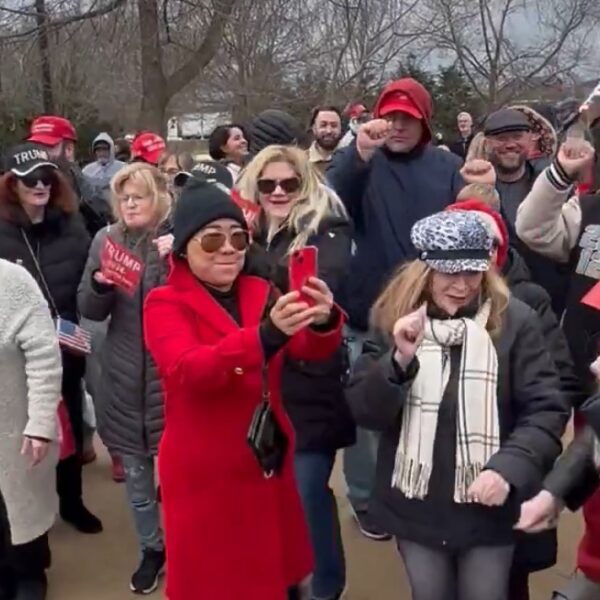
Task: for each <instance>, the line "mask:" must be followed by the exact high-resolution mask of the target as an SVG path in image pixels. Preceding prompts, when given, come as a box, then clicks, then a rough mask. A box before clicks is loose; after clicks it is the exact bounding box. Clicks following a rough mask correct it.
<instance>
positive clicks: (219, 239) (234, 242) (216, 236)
mask: <svg viewBox="0 0 600 600" xmlns="http://www.w3.org/2000/svg"><path fill="white" fill-rule="evenodd" d="M193 239H194V241H196V242H198V243H199V244H200V247H201V248H202V250H204V252H208V253H209V254H213V253H214V252H218V251H219V250H220V249H221V248H222V247H223V246H224V245H225V242H227V241H228V240H229V245H230V246H231V247H232V248H233V249H234V250H236V251H237V252H243V251H244V250H246V249H247V248H248V245H249V244H250V235H249V233H248V232H247V231H246V230H244V229H239V230H238V231H234V232H232V233H230V234H229V235H227V234H226V233H223V232H221V231H208V232H206V233H203V234H201V235H198V236H196V237H194V238H193Z"/></svg>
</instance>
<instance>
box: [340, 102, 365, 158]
mask: <svg viewBox="0 0 600 600" xmlns="http://www.w3.org/2000/svg"><path fill="white" fill-rule="evenodd" d="M344 117H345V118H346V119H348V131H346V133H345V134H344V137H343V138H342V139H341V141H340V143H339V145H338V148H345V147H346V146H349V145H350V144H351V143H352V142H353V141H354V140H355V139H356V134H357V133H358V130H359V129H360V126H361V125H362V124H363V123H366V122H367V121H370V120H371V114H370V113H369V109H368V108H367V107H366V106H365V105H364V104H362V103H361V102H355V103H354V104H349V105H348V106H347V107H346V109H345V110H344Z"/></svg>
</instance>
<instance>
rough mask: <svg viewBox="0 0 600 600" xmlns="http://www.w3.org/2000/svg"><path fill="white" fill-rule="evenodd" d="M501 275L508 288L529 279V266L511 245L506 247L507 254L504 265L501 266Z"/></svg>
mask: <svg viewBox="0 0 600 600" xmlns="http://www.w3.org/2000/svg"><path fill="white" fill-rule="evenodd" d="M502 275H503V276H504V279H506V283H507V284H508V287H509V288H512V287H513V286H515V285H517V284H518V283H523V282H524V281H531V273H530V272H529V268H528V267H527V265H526V264H525V261H524V260H523V257H522V256H521V255H520V254H519V253H518V252H517V250H515V249H514V248H513V247H512V246H511V247H510V248H509V249H508V256H507V257H506V262H505V263H504V267H502Z"/></svg>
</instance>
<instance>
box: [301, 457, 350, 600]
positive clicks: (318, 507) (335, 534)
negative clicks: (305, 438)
mask: <svg viewBox="0 0 600 600" xmlns="http://www.w3.org/2000/svg"><path fill="white" fill-rule="evenodd" d="M334 461H335V452H296V455H295V467H296V479H297V482H298V491H299V492H300V497H301V498H302V504H303V505H304V513H305V515H306V520H307V522H308V528H309V530H310V537H311V541H312V545H313V550H314V553H315V562H316V566H315V572H314V576H313V581H312V594H313V598H333V597H334V596H335V595H336V594H338V593H339V592H340V591H341V590H342V589H343V588H344V586H345V584H346V561H345V558H344V547H343V545H342V535H341V532H340V520H339V517H338V511H337V503H336V501H335V496H334V495H333V492H332V490H331V488H330V487H329V478H330V477H331V471H332V470H333V463H334Z"/></svg>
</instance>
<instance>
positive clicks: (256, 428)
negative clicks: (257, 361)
mask: <svg viewBox="0 0 600 600" xmlns="http://www.w3.org/2000/svg"><path fill="white" fill-rule="evenodd" d="M247 441H248V444H249V445H250V448H251V449H252V452H253V453H254V456H256V460H257V461H258V464H259V465H260V468H261V469H262V471H263V474H264V476H265V477H266V478H267V479H269V478H271V477H273V475H278V474H279V473H280V471H281V469H282V467H283V462H284V460H285V455H286V452H287V449H288V444H289V440H288V438H287V435H286V434H285V431H283V429H282V428H281V425H280V424H279V422H278V421H277V417H276V416H275V413H274V412H273V408H272V406H271V393H270V392H269V379H268V368H267V365H266V364H265V365H264V366H263V372H262V400H261V402H260V404H259V405H258V407H257V408H256V410H255V411H254V415H253V417H252V422H251V423H250V428H249V429H248V435H247Z"/></svg>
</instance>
